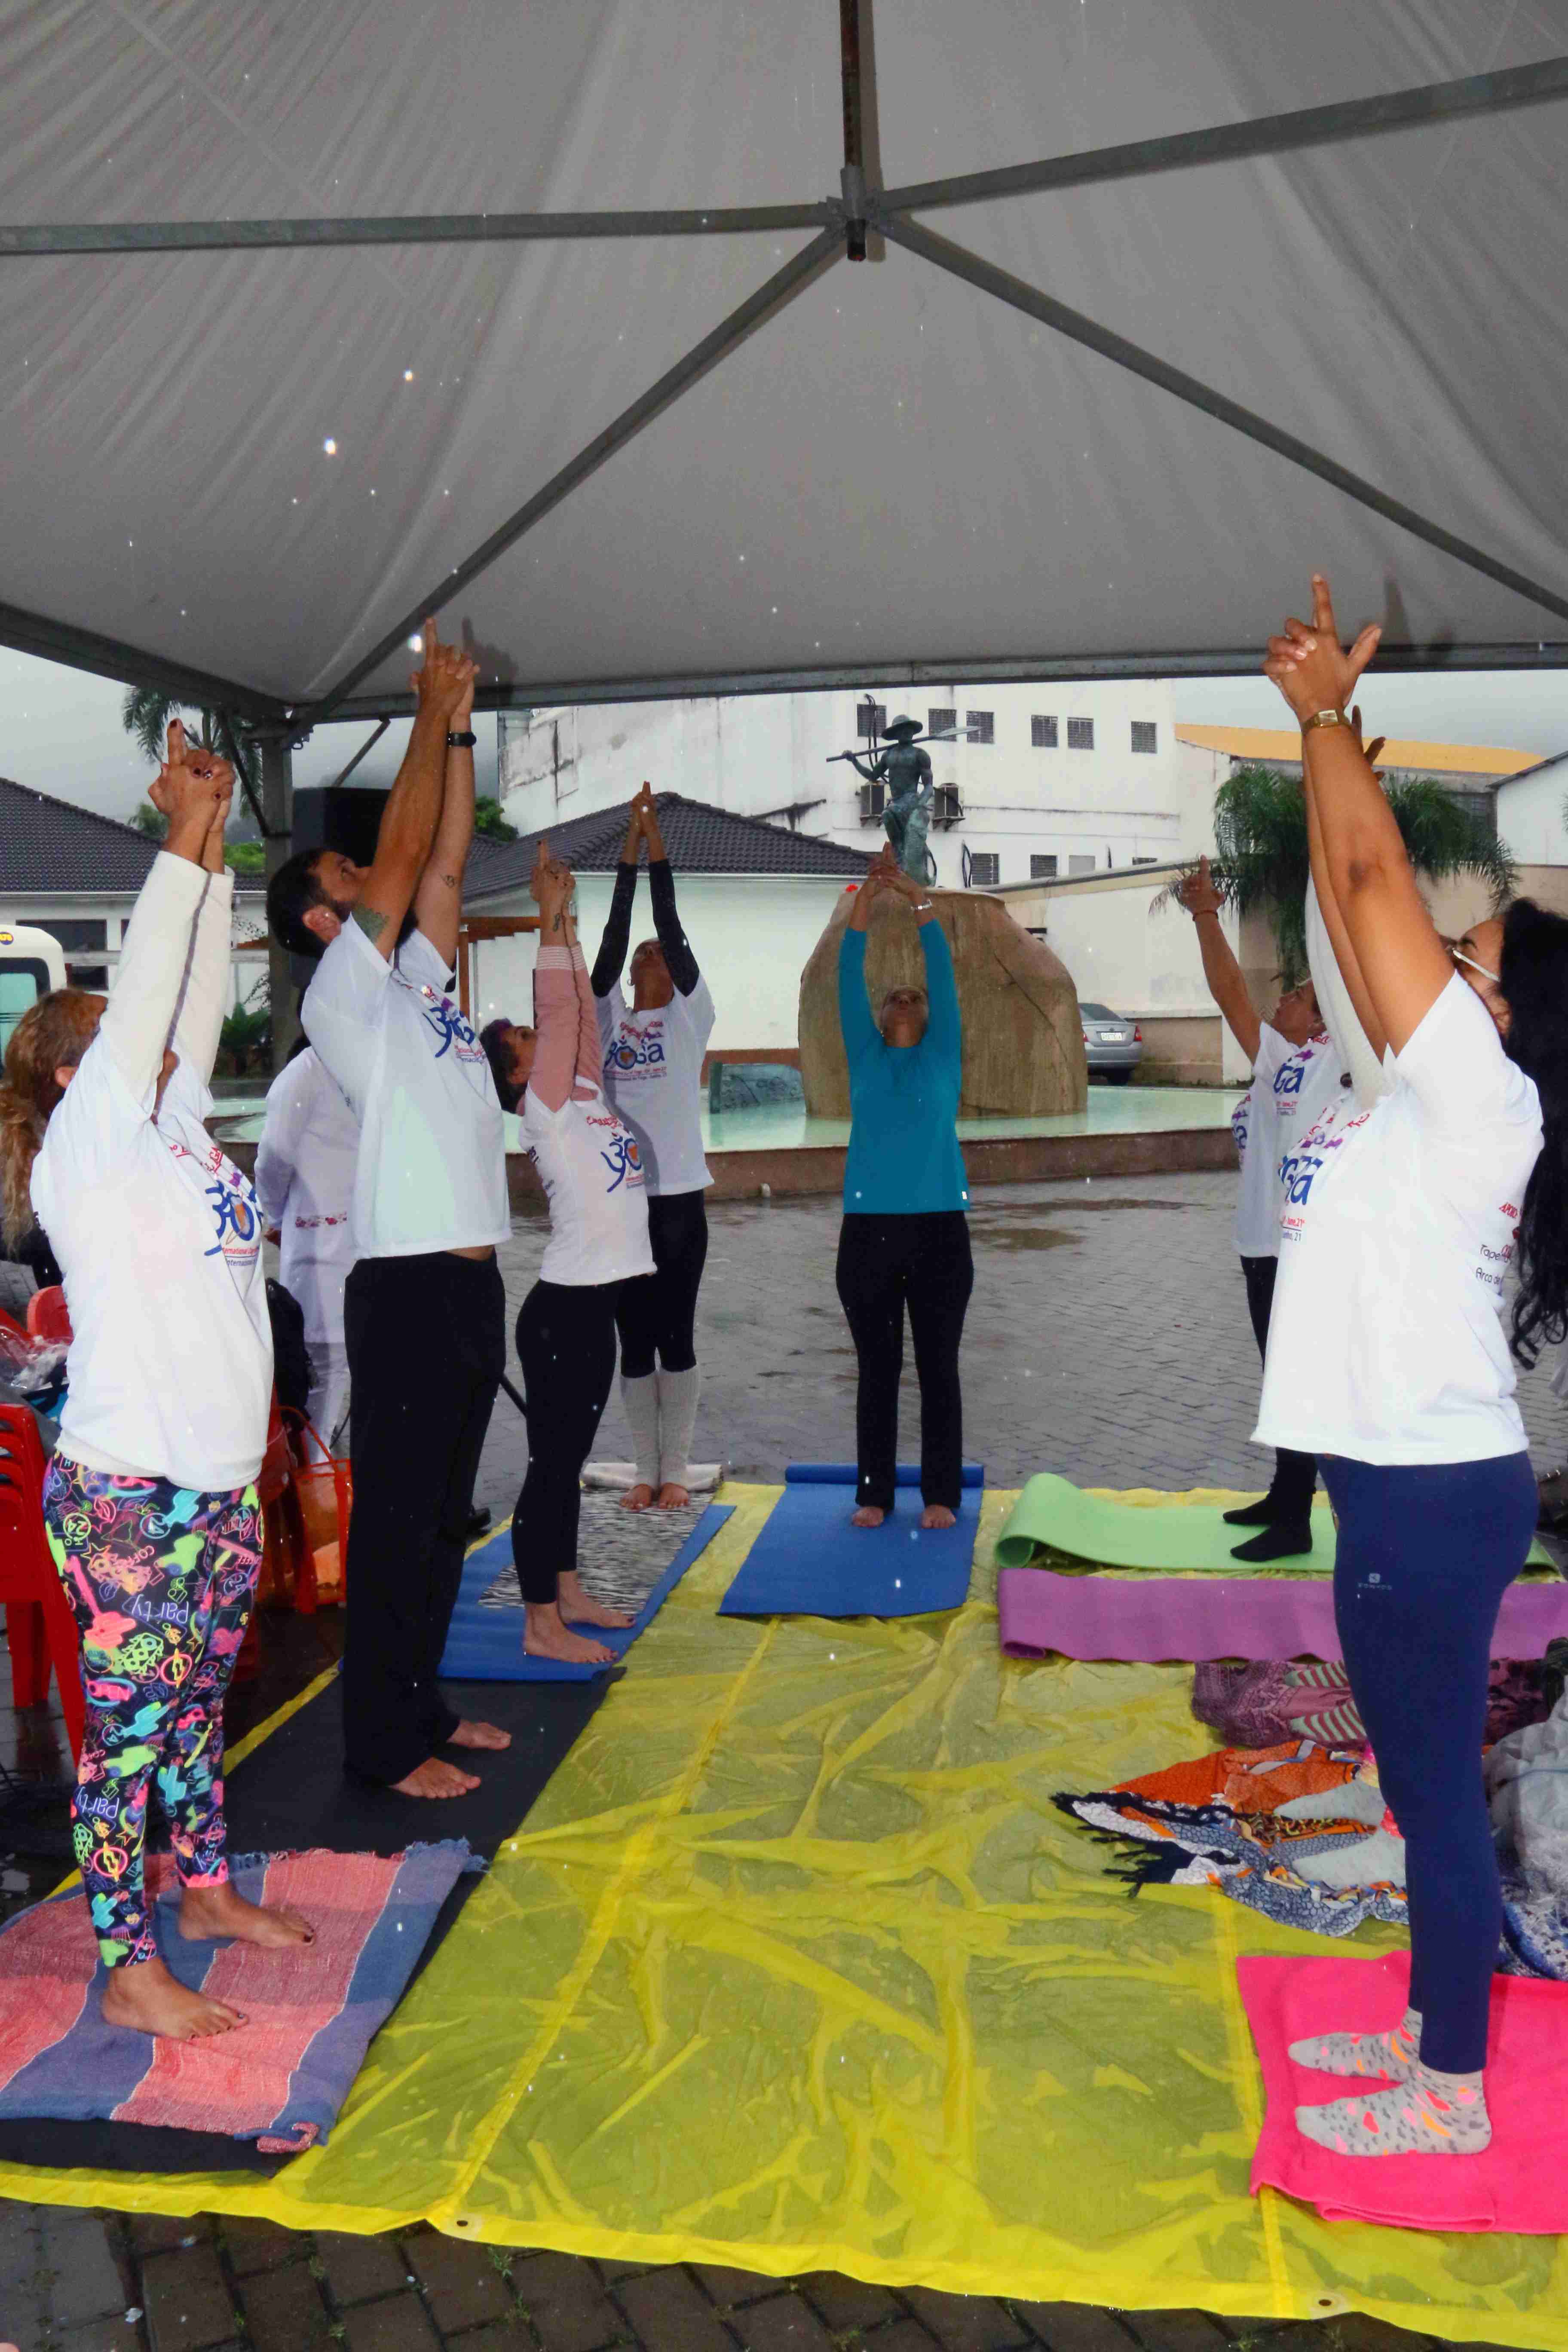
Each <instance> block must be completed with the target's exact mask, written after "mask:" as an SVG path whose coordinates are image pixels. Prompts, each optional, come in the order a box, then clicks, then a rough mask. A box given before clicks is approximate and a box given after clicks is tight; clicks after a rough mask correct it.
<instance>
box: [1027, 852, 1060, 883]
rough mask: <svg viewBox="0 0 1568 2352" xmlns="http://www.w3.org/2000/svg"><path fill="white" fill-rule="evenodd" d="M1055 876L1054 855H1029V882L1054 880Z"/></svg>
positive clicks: (1055, 863)
mask: <svg viewBox="0 0 1568 2352" xmlns="http://www.w3.org/2000/svg"><path fill="white" fill-rule="evenodd" d="M1056 876H1057V861H1056V859H1055V857H1054V856H1053V857H1037V856H1033V855H1031V856H1030V859H1029V879H1030V881H1031V882H1054V881H1055V880H1056Z"/></svg>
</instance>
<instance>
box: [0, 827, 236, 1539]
mask: <svg viewBox="0 0 1568 2352" xmlns="http://www.w3.org/2000/svg"><path fill="white" fill-rule="evenodd" d="M232 897H233V883H232V879H231V877H227V876H224V875H209V874H208V873H207V872H206V871H205V868H204V867H202V866H193V865H191V864H189V863H188V862H187V861H186V860H185V859H184V858H180V857H174V856H170V854H169V853H168V852H167V851H165V852H164V853H163V855H162V856H159V857H158V858H157V860H156V861H155V863H154V865H153V870H152V873H151V874H150V875H149V877H148V879H147V881H146V883H145V884H144V886H143V887H142V895H141V897H140V898H138V900H137V902H136V909H135V912H134V913H133V915H132V919H131V924H130V928H129V929H128V930H127V933H126V940H125V945H124V949H123V950H122V953H121V963H120V970H119V972H118V974H117V975H116V982H115V991H114V994H113V995H112V996H111V997H110V1002H109V1006H108V1009H107V1011H106V1012H105V1013H104V1015H103V1019H102V1021H101V1023H100V1026H99V1033H98V1035H97V1037H96V1038H95V1039H94V1040H93V1043H92V1044H91V1045H89V1047H88V1049H87V1052H86V1053H85V1054H84V1055H82V1058H81V1061H80V1064H79V1066H78V1069H77V1073H76V1076H74V1077H73V1078H72V1080H71V1082H70V1084H69V1086H68V1087H67V1088H66V1091H65V1094H64V1096H63V1097H62V1099H61V1100H60V1101H59V1102H58V1104H57V1105H56V1107H55V1108H54V1110H53V1112H52V1113H51V1115H50V1118H49V1124H48V1129H47V1133H46V1134H45V1137H44V1141H43V1145H42V1147H41V1149H40V1150H39V1152H38V1156H37V1160H35V1161H34V1163H33V1175H32V1199H33V1206H34V1209H35V1211H36V1213H37V1218H38V1222H39V1223H40V1224H41V1225H42V1226H43V1228H44V1230H45V1232H46V1233H47V1234H48V1237H49V1242H50V1244H51V1246H52V1248H53V1250H54V1253H55V1255H56V1256H57V1258H58V1260H59V1264H60V1268H61V1271H62V1273H63V1274H64V1276H65V1289H66V1305H67V1307H68V1310H69V1313H70V1319H71V1347H70V1355H69V1358H68V1363H67V1374H68V1394H67V1397H66V1402H65V1407H64V1410H63V1412H62V1413H61V1416H60V1440H59V1451H60V1453H61V1454H63V1455H65V1456H66V1458H67V1459H68V1460H70V1461H73V1462H79V1463H81V1464H83V1465H85V1467H86V1468H88V1469H89V1470H101V1471H105V1472H107V1473H108V1474H109V1475H110V1476H111V1477H141V1478H166V1479H168V1480H170V1481H171V1483H172V1484H173V1485H174V1486H183V1487H186V1488H189V1489H190V1490H191V1491H193V1492H194V1493H196V1494H203V1495H211V1494H227V1493H229V1492H231V1491H232V1490H233V1489H235V1488H237V1487H243V1486H248V1485H249V1484H250V1482H251V1480H252V1479H253V1478H254V1477H255V1475H256V1474H257V1472H258V1469H259V1468H260V1466H261V1457H262V1454H263V1453H264V1452H265V1450H266V1445H267V1422H268V1412H269V1410H270V1406H271V1401H272V1328H271V1324H270V1321H269V1319H268V1312H267V1285H266V1279H265V1276H264V1274H263V1271H262V1264H261V1213H260V1209H259V1208H258V1203H257V1199H256V1195H255V1193H254V1192H253V1191H252V1190H251V1187H250V1185H249V1183H248V1181H247V1179H246V1178H245V1177H244V1176H243V1175H242V1174H241V1173H240V1171H239V1170H238V1169H237V1167H236V1166H235V1165H234V1163H233V1161H232V1160H229V1159H228V1158H227V1157H226V1154H225V1153H224V1151H223V1150H222V1149H221V1148H220V1147H219V1146H218V1145H217V1144H216V1143H215V1142H214V1141H213V1139H212V1138H211V1137H210V1136H209V1135H208V1133H207V1131H206V1129H205V1127H204V1126H203V1124H202V1122H203V1120H204V1118H206V1116H207V1115H208V1113H209V1112H210V1111H211V1109H212V1097H211V1095H210V1094H209V1093H208V1092H207V1087H206V1076H207V1072H208V1071H209V1070H210V1069H211V1066H212V1056H213V1052H214V1051H215V1050H216V1045H217V1035H218V1028H219V1024H221V1022H222V1019H223V1006H224V1002H225V998H226V983H227V978H228V964H229V908H230V905H231V901H232ZM193 924H194V925H195V946H194V947H193V946H192V929H193ZM182 977H183V986H182ZM176 1004H177V1005H178V1019H177V1021H176V1020H175V1019H174V1014H175V1008H176ZM171 1028H173V1039H172V1042H173V1044H174V1050H175V1052H176V1053H177V1054H178V1055H179V1056H180V1059H179V1061H178V1063H177V1065H176V1066H175V1068H174V1071H173V1073H172V1074H171V1076H170V1079H169V1083H168V1085H167V1086H166V1087H165V1088H164V1090H163V1102H162V1104H161V1105H159V1106H158V1108H157V1110H156V1113H155V1114H154V1108H153V1106H154V1103H155V1101H156V1097H157V1078H158V1072H159V1069H160V1067H161V1065H162V1060H163V1049H164V1045H165V1042H166V1041H169V1040H170V1033H171ZM132 1071H135V1072H137V1073H139V1074H141V1076H142V1077H143V1078H144V1080H145V1083H144V1084H138V1083H135V1082H133V1080H132V1076H131V1073H132Z"/></svg>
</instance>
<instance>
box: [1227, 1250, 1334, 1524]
mask: <svg viewBox="0 0 1568 2352" xmlns="http://www.w3.org/2000/svg"><path fill="white" fill-rule="evenodd" d="M1241 1271H1242V1275H1243V1276H1244V1277H1245V1280H1246V1283H1247V1313H1248V1314H1249V1315H1250V1316H1251V1318H1252V1336H1253V1338H1254V1339H1256V1340H1257V1342H1258V1354H1259V1355H1260V1356H1261V1357H1262V1358H1263V1360H1264V1361H1265V1362H1266V1363H1267V1361H1268V1318H1269V1316H1270V1314H1271V1313H1272V1312H1273V1307H1274V1279H1275V1276H1277V1275H1278V1273H1279V1259H1278V1258H1277V1257H1244V1258H1243V1259H1242V1261H1241ZM1317 1484H1318V1461H1317V1456H1316V1455H1315V1454H1295V1453H1292V1452H1291V1450H1290V1448H1289V1446H1288V1445H1279V1446H1276V1447H1275V1449H1274V1475H1273V1477H1272V1479H1271V1480H1270V1481H1269V1486H1268V1498H1269V1500H1270V1502H1271V1503H1273V1505H1274V1506H1275V1507H1276V1509H1277V1511H1278V1513H1279V1517H1280V1518H1281V1520H1285V1519H1304V1518H1306V1517H1308V1516H1309V1515H1310V1511H1311V1508H1312V1495H1313V1490H1314V1489H1315V1487H1316V1486H1317Z"/></svg>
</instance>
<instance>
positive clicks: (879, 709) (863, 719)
mask: <svg viewBox="0 0 1568 2352" xmlns="http://www.w3.org/2000/svg"><path fill="white" fill-rule="evenodd" d="M855 724H856V728H857V730H858V734H859V737H860V740H861V742H862V743H871V742H874V741H875V740H876V739H877V737H878V736H879V735H880V734H881V733H882V732H883V730H885V729H886V727H887V724H888V706H887V704H886V703H885V702H862V703H860V704H859V705H858V707H857V709H856V712H855Z"/></svg>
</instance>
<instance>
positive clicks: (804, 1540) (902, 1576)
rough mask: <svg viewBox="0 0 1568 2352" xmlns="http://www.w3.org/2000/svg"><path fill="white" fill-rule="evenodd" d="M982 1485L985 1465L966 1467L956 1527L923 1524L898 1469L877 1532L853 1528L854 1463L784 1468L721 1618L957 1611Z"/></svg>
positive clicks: (914, 1482) (916, 1481) (910, 1475)
mask: <svg viewBox="0 0 1568 2352" xmlns="http://www.w3.org/2000/svg"><path fill="white" fill-rule="evenodd" d="M984 1481H985V1473H984V1470H983V1469H982V1468H980V1467H979V1466H978V1465H974V1464H967V1465H965V1467H964V1472H963V1496H961V1498H960V1501H959V1510H958V1524H957V1526H956V1527H952V1528H921V1526H920V1524H919V1522H920V1515H921V1500H920V1473H919V1471H918V1470H912V1469H900V1472H899V1478H898V1483H899V1495H898V1498H897V1500H896V1502H895V1504H894V1507H893V1508H892V1510H891V1511H890V1512H889V1514H888V1517H886V1518H885V1519H884V1520H883V1522H882V1524H881V1526H880V1527H879V1528H852V1527H851V1526H850V1524H849V1515H850V1513H851V1512H852V1511H853V1510H854V1508H855V1466H854V1465H853V1463H816V1462H793V1463H791V1465H790V1466H789V1468H788V1469H787V1470H786V1471H785V1473H784V1493H783V1494H782V1495H781V1496H780V1497H779V1499H778V1501H777V1502H776V1503H775V1504H774V1505H773V1509H772V1511H771V1512H770V1513H769V1514H768V1518H767V1522H766V1524H765V1526H764V1527H763V1530H762V1532H761V1534H760V1535H759V1536H758V1538H757V1539H756V1541H755V1542H754V1543H753V1544H752V1549H751V1550H750V1551H749V1552H748V1553H747V1555H746V1559H745V1561H744V1563H743V1565H742V1568H741V1570H740V1573H739V1574H738V1575H737V1577H736V1578H735V1580H734V1582H733V1583H732V1584H731V1587H730V1590H729V1591H728V1592H726V1594H725V1595H724V1598H723V1601H721V1604H720V1614H721V1616H725V1617H924V1616H928V1615H930V1614H931V1612H933V1611H936V1610H939V1609H958V1608H961V1607H962V1606H963V1602H964V1601H965V1600H966V1599H967V1598H968V1593H969V1570H970V1564H971V1562H972V1560H973V1557H974V1535H975V1529H976V1528H977V1527H978V1525H979V1522H980V1489H981V1487H982V1486H984ZM911 1487H912V1488H913V1489H914V1492H913V1493H912V1494H910V1493H908V1492H907V1491H906V1490H907V1489H910V1488H911Z"/></svg>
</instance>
